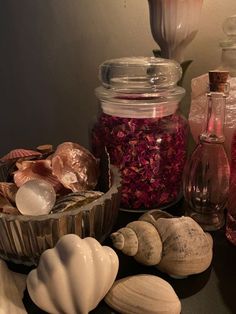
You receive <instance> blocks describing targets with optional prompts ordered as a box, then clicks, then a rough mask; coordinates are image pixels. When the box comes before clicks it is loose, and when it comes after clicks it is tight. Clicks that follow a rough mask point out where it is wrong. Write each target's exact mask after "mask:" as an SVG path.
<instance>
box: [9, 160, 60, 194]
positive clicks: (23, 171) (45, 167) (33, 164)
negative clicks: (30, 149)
mask: <svg viewBox="0 0 236 314" xmlns="http://www.w3.org/2000/svg"><path fill="white" fill-rule="evenodd" d="M16 166H17V168H18V170H17V171H15V172H14V182H15V184H16V185H17V186H18V187H20V186H22V185H23V184H24V183H26V182H27V181H30V180H33V179H39V180H40V179H41V180H44V181H47V182H48V183H50V184H51V185H52V186H53V187H54V189H55V191H59V190H60V189H61V188H62V185H61V183H60V182H59V181H58V178H57V177H56V176H54V175H53V174H52V168H51V161H50V160H23V161H20V162H17V163H16Z"/></svg>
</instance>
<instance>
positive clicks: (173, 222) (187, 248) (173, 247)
mask: <svg viewBox="0 0 236 314" xmlns="http://www.w3.org/2000/svg"><path fill="white" fill-rule="evenodd" d="M156 224H157V228H158V232H159V234H160V236H161V239H162V243H163V251H162V259H161V261H160V263H159V264H158V265H157V268H158V269H159V270H161V271H163V272H166V273H168V274H170V275H172V276H173V277H185V276H188V275H190V274H198V273H201V272H203V271H204V270H206V269H207V268H208V267H209V266H210V264H211V261H212V257H213V239H212V237H211V235H210V234H209V233H205V232H204V231H203V229H202V228H201V227H200V225H199V224H198V223H197V222H195V220H193V219H192V218H191V217H180V218H172V219H165V218H160V219H158V220H157V221H156Z"/></svg>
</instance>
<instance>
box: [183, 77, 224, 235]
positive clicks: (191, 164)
mask: <svg viewBox="0 0 236 314" xmlns="http://www.w3.org/2000/svg"><path fill="white" fill-rule="evenodd" d="M227 79H228V72H227V71H210V72H209V82H210V84H209V90H210V91H209V93H208V94H207V107H208V111H207V115H206V124H205V129H204V131H203V132H202V133H201V134H200V136H199V142H198V145H197V146H196V148H195V150H194V151H193V153H192V154H191V156H190V158H189V160H188V162H187V163H186V167H185V171H184V177H183V192H184V197H185V200H186V203H187V211H186V214H187V215H189V216H191V217H192V218H193V219H195V220H196V221H197V222H198V223H199V224H200V225H201V226H202V228H203V229H204V230H206V231H212V230H217V229H220V228H221V227H223V226H224V224H225V217H224V209H225V207H226V204H227V201H228V193H229V177H230V166H229V161H228V157H227V154H226V151H225V148H224V141H225V136H224V130H223V126H224V118H225V102H226V97H227V94H228V92H229V84H228V83H227Z"/></svg>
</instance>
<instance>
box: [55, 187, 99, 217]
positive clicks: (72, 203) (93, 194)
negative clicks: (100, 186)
mask: <svg viewBox="0 0 236 314" xmlns="http://www.w3.org/2000/svg"><path fill="white" fill-rule="evenodd" d="M103 194H104V193H102V192H99V191H81V192H74V193H69V194H67V195H64V196H61V197H59V198H58V199H57V201H56V204H55V205H54V207H53V208H52V210H51V213H56V212H64V211H67V210H72V209H74V208H78V207H81V206H83V205H86V204H89V203H91V202H93V201H95V200H96V199H98V198H99V197H101V196H102V195H103Z"/></svg>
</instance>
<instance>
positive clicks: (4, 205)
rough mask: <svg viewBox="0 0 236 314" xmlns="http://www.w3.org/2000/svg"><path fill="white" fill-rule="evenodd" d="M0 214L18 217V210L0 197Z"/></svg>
mask: <svg viewBox="0 0 236 314" xmlns="http://www.w3.org/2000/svg"><path fill="white" fill-rule="evenodd" d="M0 212H1V213H4V214H10V215H19V214H20V212H19V210H18V209H17V208H16V207H15V206H13V205H12V204H11V203H10V202H9V200H8V199H6V198H5V197H4V196H2V195H0Z"/></svg>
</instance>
